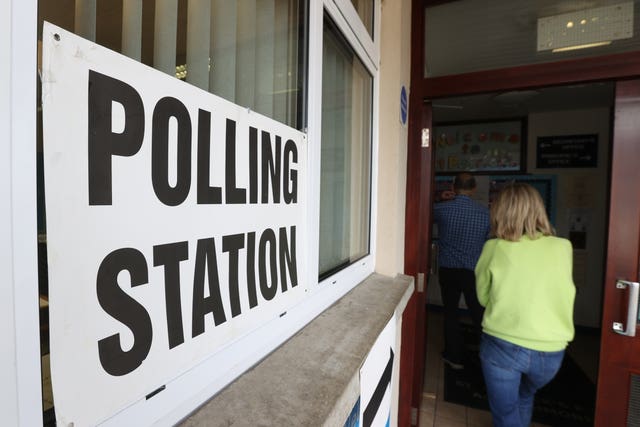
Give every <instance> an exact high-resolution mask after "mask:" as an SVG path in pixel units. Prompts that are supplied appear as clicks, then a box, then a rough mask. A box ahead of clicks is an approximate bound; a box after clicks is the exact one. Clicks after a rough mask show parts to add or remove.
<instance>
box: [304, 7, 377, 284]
mask: <svg viewBox="0 0 640 427" xmlns="http://www.w3.org/2000/svg"><path fill="white" fill-rule="evenodd" d="M311 4H312V5H313V4H314V2H313V1H312V2H311ZM312 7H314V6H312ZM315 8H316V9H320V8H321V7H320V5H318V6H315ZM324 11H326V12H327V13H328V15H329V16H330V17H331V19H332V20H333V23H334V24H335V25H336V26H337V27H338V29H339V30H340V32H341V34H342V35H343V36H344V38H345V40H346V41H347V42H348V43H349V45H350V47H351V48H352V49H353V51H354V52H355V53H356V55H357V56H358V57H359V59H360V61H361V62H362V64H363V65H364V66H365V68H366V69H367V71H368V72H369V73H371V76H373V98H372V102H373V105H372V117H371V127H372V128H371V200H370V207H369V209H370V229H369V253H368V254H367V255H366V256H365V257H363V258H361V259H359V260H358V261H356V262H355V263H353V264H351V265H350V266H348V267H346V268H344V269H343V270H340V271H339V272H337V273H335V274H333V275H331V276H329V277H327V278H326V279H324V280H322V281H321V282H319V283H318V285H317V287H319V288H327V287H333V288H337V289H338V290H337V292H336V293H337V294H339V295H340V296H341V295H343V294H344V292H346V291H348V290H350V289H352V288H353V287H354V286H356V285H357V284H358V283H360V282H361V281H362V280H364V279H365V278H366V277H367V276H368V275H369V274H371V273H373V271H374V269H375V254H376V240H377V239H376V229H377V227H376V223H377V218H376V211H377V209H376V206H377V199H378V197H377V191H378V182H377V176H378V116H379V81H380V77H379V60H378V58H379V57H380V53H379V50H380V49H379V46H380V42H379V37H377V38H376V41H375V43H374V41H373V40H372V39H371V36H370V35H369V32H368V31H367V30H366V28H365V26H364V24H363V23H362V21H361V20H360V17H359V16H358V13H357V12H356V10H355V8H354V7H353V5H352V4H351V2H350V1H349V0H323V4H322V10H317V11H316V13H315V15H316V19H318V18H319V20H320V22H314V24H315V25H316V26H315V27H312V28H310V29H309V30H310V39H311V40H310V47H309V81H310V82H313V81H322V73H321V70H322V37H323V28H324V27H323V22H324V21H323V19H324V18H323V16H324V14H323V12H324ZM318 15H319V16H318ZM347 19H349V20H347ZM350 22H351V24H350ZM354 22H355V24H354ZM379 23H380V0H375V7H374V31H373V33H374V34H380V31H379V25H380V24H379ZM314 38H319V40H314ZM316 92H317V93H316ZM308 94H309V95H308V97H309V103H308V124H309V126H308V127H309V138H308V140H309V141H310V143H309V158H310V159H312V161H311V162H310V165H309V183H310V188H309V194H310V195H315V196H316V197H312V198H310V203H309V205H310V206H309V211H310V212H309V226H310V228H309V235H310V241H311V242H315V245H314V246H313V247H310V248H309V264H308V265H309V274H310V275H311V274H313V275H314V277H315V280H316V281H317V278H318V259H319V255H318V242H319V241H320V237H319V234H318V233H319V229H320V227H319V220H320V171H321V165H320V158H321V147H320V144H319V143H317V141H322V132H321V129H322V87H321V86H320V85H316V86H314V87H312V86H309V87H308ZM314 142H316V143H314ZM310 279H311V278H310ZM316 281H312V280H310V283H316Z"/></svg>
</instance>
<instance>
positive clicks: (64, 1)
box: [37, 0, 307, 426]
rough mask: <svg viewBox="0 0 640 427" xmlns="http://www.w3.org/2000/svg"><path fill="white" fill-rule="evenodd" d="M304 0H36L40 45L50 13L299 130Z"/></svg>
mask: <svg viewBox="0 0 640 427" xmlns="http://www.w3.org/2000/svg"><path fill="white" fill-rule="evenodd" d="M306 5H307V1H305V0H238V1H229V0H75V1H70V0H46V1H44V0H40V1H38V39H39V40H40V41H39V42H38V44H39V46H40V47H39V51H40V50H41V40H42V34H41V32H42V26H43V22H44V21H48V22H51V23H53V24H55V25H58V26H60V27H62V28H64V29H66V30H68V31H72V32H74V33H76V34H78V35H80V36H82V37H84V38H86V39H89V40H92V41H95V42H96V43H98V44H100V45H103V46H105V47H107V48H109V49H112V50H115V51H117V52H121V53H122V54H124V55H127V56H129V57H130V58H132V59H135V60H137V61H140V62H142V63H144V64H147V65H149V66H152V67H154V68H156V69H158V70H160V71H163V72H165V73H167V74H170V75H175V76H176V78H179V79H181V80H184V81H186V82H188V83H190V84H192V85H195V86H197V87H200V88H201V89H204V90H206V91H209V92H212V93H214V94H216V95H218V96H221V97H223V98H225V99H227V100H229V101H231V102H234V103H235V104H238V105H242V106H246V107H248V108H250V109H252V110H253V111H257V112H259V113H261V114H263V115H265V116H268V117H271V118H273V119H275V120H278V121H280V122H282V123H284V124H286V125H288V126H290V127H293V128H296V129H299V130H300V129H303V128H304V126H305V122H306V118H305V117H304V111H305V108H303V107H304V105H303V104H304V102H305V98H306V97H305V93H304V92H305V91H306V87H305V84H306V83H305V81H306V78H305V75H306V61H307V58H306V51H307V47H306V46H307V33H306V31H307V10H306V9H307V6H306ZM40 54H41V52H40ZM38 90H40V87H38ZM38 99H40V94H38ZM38 111H39V114H38V120H37V128H38V133H37V134H38V137H37V153H38V165H37V176H38V259H39V292H40V297H41V298H40V307H41V310H40V319H41V320H40V329H41V360H42V367H43V369H42V388H43V402H42V403H43V411H44V416H43V418H44V424H45V425H47V426H49V425H51V426H53V425H55V422H56V421H55V414H54V409H53V406H54V398H53V394H52V389H51V378H50V370H49V331H48V328H49V319H48V314H49V313H48V295H49V292H48V283H47V278H48V266H47V232H46V224H45V215H44V188H45V183H44V178H43V165H42V153H43V136H42V116H41V110H40V109H38Z"/></svg>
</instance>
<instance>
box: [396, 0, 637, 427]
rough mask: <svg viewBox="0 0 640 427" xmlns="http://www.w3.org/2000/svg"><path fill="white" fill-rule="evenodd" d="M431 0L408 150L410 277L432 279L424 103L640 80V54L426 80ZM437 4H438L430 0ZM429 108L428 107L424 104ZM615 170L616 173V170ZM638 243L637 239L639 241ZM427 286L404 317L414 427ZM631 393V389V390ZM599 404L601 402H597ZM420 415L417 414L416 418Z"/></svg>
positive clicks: (416, 6) (404, 366)
mask: <svg viewBox="0 0 640 427" xmlns="http://www.w3.org/2000/svg"><path fill="white" fill-rule="evenodd" d="M427 3H429V0H413V2H412V11H411V16H412V18H411V90H410V97H409V125H408V148H407V184H406V185H407V186H406V211H405V253H404V259H405V265H404V268H405V274H408V275H411V276H414V278H415V280H416V283H419V282H420V280H421V279H420V277H421V275H422V277H423V278H424V280H425V281H426V278H428V274H427V271H428V269H429V255H430V248H429V246H430V245H429V242H430V229H429V224H430V222H431V219H430V212H431V209H430V207H431V193H432V191H431V183H432V181H433V169H432V164H433V159H432V157H433V156H432V155H431V154H432V152H431V144H429V147H422V141H421V140H422V129H423V128H426V129H429V132H430V133H431V134H432V133H433V132H432V129H431V114H430V113H431V109H430V107H429V106H428V105H426V104H425V100H432V99H434V98H439V97H445V96H459V95H470V94H476V93H486V92H495V91H505V90H522V89H531V88H536V87H547V86H558V85H567V84H576V83H587V82H596V81H603V80H626V79H632V78H638V77H640V53H639V52H631V53H622V54H614V55H606V56H600V57H595V58H584V59H573V60H565V61H558V62H554V63H546V64H534V65H526V66H519V67H511V68H503V69H499V70H491V71H479V72H474V73H466V74H459V75H454V76H444V77H436V78H425V77H424V71H423V70H424V68H423V64H424V49H425V45H424V16H425V13H424V9H425V7H426V5H427ZM431 3H433V0H432V1H431ZM425 105H426V106H425ZM614 172H615V171H614ZM636 245H637V241H636ZM426 286H428V284H427V283H425V289H423V292H418V291H416V292H414V295H413V296H412V298H411V300H410V302H409V305H408V306H407V309H406V311H405V314H404V316H403V326H402V342H403V351H402V353H401V367H400V405H399V416H398V423H399V425H400V426H409V425H411V424H412V421H413V422H414V423H416V422H417V417H414V419H413V420H412V419H411V418H412V417H411V408H412V407H413V408H414V411H416V412H417V414H419V411H417V410H418V409H419V407H420V401H421V399H422V391H423V385H422V377H423V373H424V354H425V345H426V342H425V332H426V307H425V304H426ZM627 392H628V387H627ZM598 402H600V398H598ZM417 414H416V415H417Z"/></svg>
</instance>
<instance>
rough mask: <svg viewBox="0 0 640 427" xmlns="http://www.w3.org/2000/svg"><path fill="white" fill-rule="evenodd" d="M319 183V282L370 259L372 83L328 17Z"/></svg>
mask: <svg viewBox="0 0 640 427" xmlns="http://www.w3.org/2000/svg"><path fill="white" fill-rule="evenodd" d="M323 45H324V49H323V67H322V142H321V143H322V155H321V172H320V174H321V177H320V181H321V182H320V187H321V188H320V238H319V240H320V250H319V274H320V277H321V278H324V277H327V276H328V275H330V274H332V273H334V272H336V271H338V270H340V269H342V268H344V267H346V266H348V265H350V264H351V263H352V262H354V261H356V260H358V259H359V258H361V257H363V256H365V255H367V254H368V253H369V240H370V232H369V228H370V211H371V126H372V123H371V115H372V99H373V77H372V76H371V74H369V72H368V71H367V69H366V68H365V67H364V65H363V64H362V62H361V61H360V59H359V58H358V56H357V55H356V54H355V53H354V51H353V50H352V49H351V48H350V47H349V45H348V44H347V42H346V41H345V40H344V39H343V38H342V37H341V35H340V33H339V32H338V30H337V29H336V27H335V26H334V25H333V24H332V22H331V20H330V18H328V17H327V16H325V25H324V43H323Z"/></svg>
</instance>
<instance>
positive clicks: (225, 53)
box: [38, 0, 306, 129]
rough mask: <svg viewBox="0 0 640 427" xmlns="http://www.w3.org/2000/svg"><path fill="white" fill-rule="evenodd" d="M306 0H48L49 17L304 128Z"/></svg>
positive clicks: (44, 15) (44, 9) (42, 13)
mask: <svg viewBox="0 0 640 427" xmlns="http://www.w3.org/2000/svg"><path fill="white" fill-rule="evenodd" d="M305 4H306V2H305V1H303V0H238V1H228V0H206V1H203V0H199V1H188V0H137V1H134V0H76V1H75V2H74V1H72V0H47V1H40V2H39V5H38V7H39V12H38V14H39V25H38V29H39V31H41V30H42V21H43V20H47V21H49V22H51V23H53V24H56V25H58V26H61V27H63V28H65V29H67V30H69V31H73V32H75V33H76V34H79V35H81V36H83V37H85V38H87V39H89V40H93V41H95V42H96V43H98V44H101V45H103V46H106V47H108V48H109V49H113V50H115V51H118V52H121V53H123V54H125V55H127V56H129V57H131V58H133V59H136V60H138V61H141V62H143V63H145V64H147V65H150V66H152V67H154V68H157V69H159V70H161V71H164V72H166V73H168V74H175V75H176V77H178V78H180V79H182V80H186V81H187V82H189V83H191V84H193V85H195V86H198V87H200V88H202V89H204V90H208V91H210V92H212V93H215V94H217V95H219V96H222V97H223V98H226V99H228V100H229V101H232V102H234V103H236V104H238V105H242V106H246V107H248V108H251V109H252V110H254V111H257V112H259V113H261V114H264V115H265V116H268V117H271V118H273V119H275V120H278V121H280V122H282V123H285V124H287V125H289V126H291V127H295V128H297V129H302V128H303V127H304V124H303V117H302V111H303V109H302V102H303V89H304V88H303V82H304V72H305V66H304V65H305V63H306V58H305V57H304V54H303V52H305V49H304V46H305V44H306V41H305V40H306V33H305V22H306V20H305V18H304V16H305V10H304V5H305Z"/></svg>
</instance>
